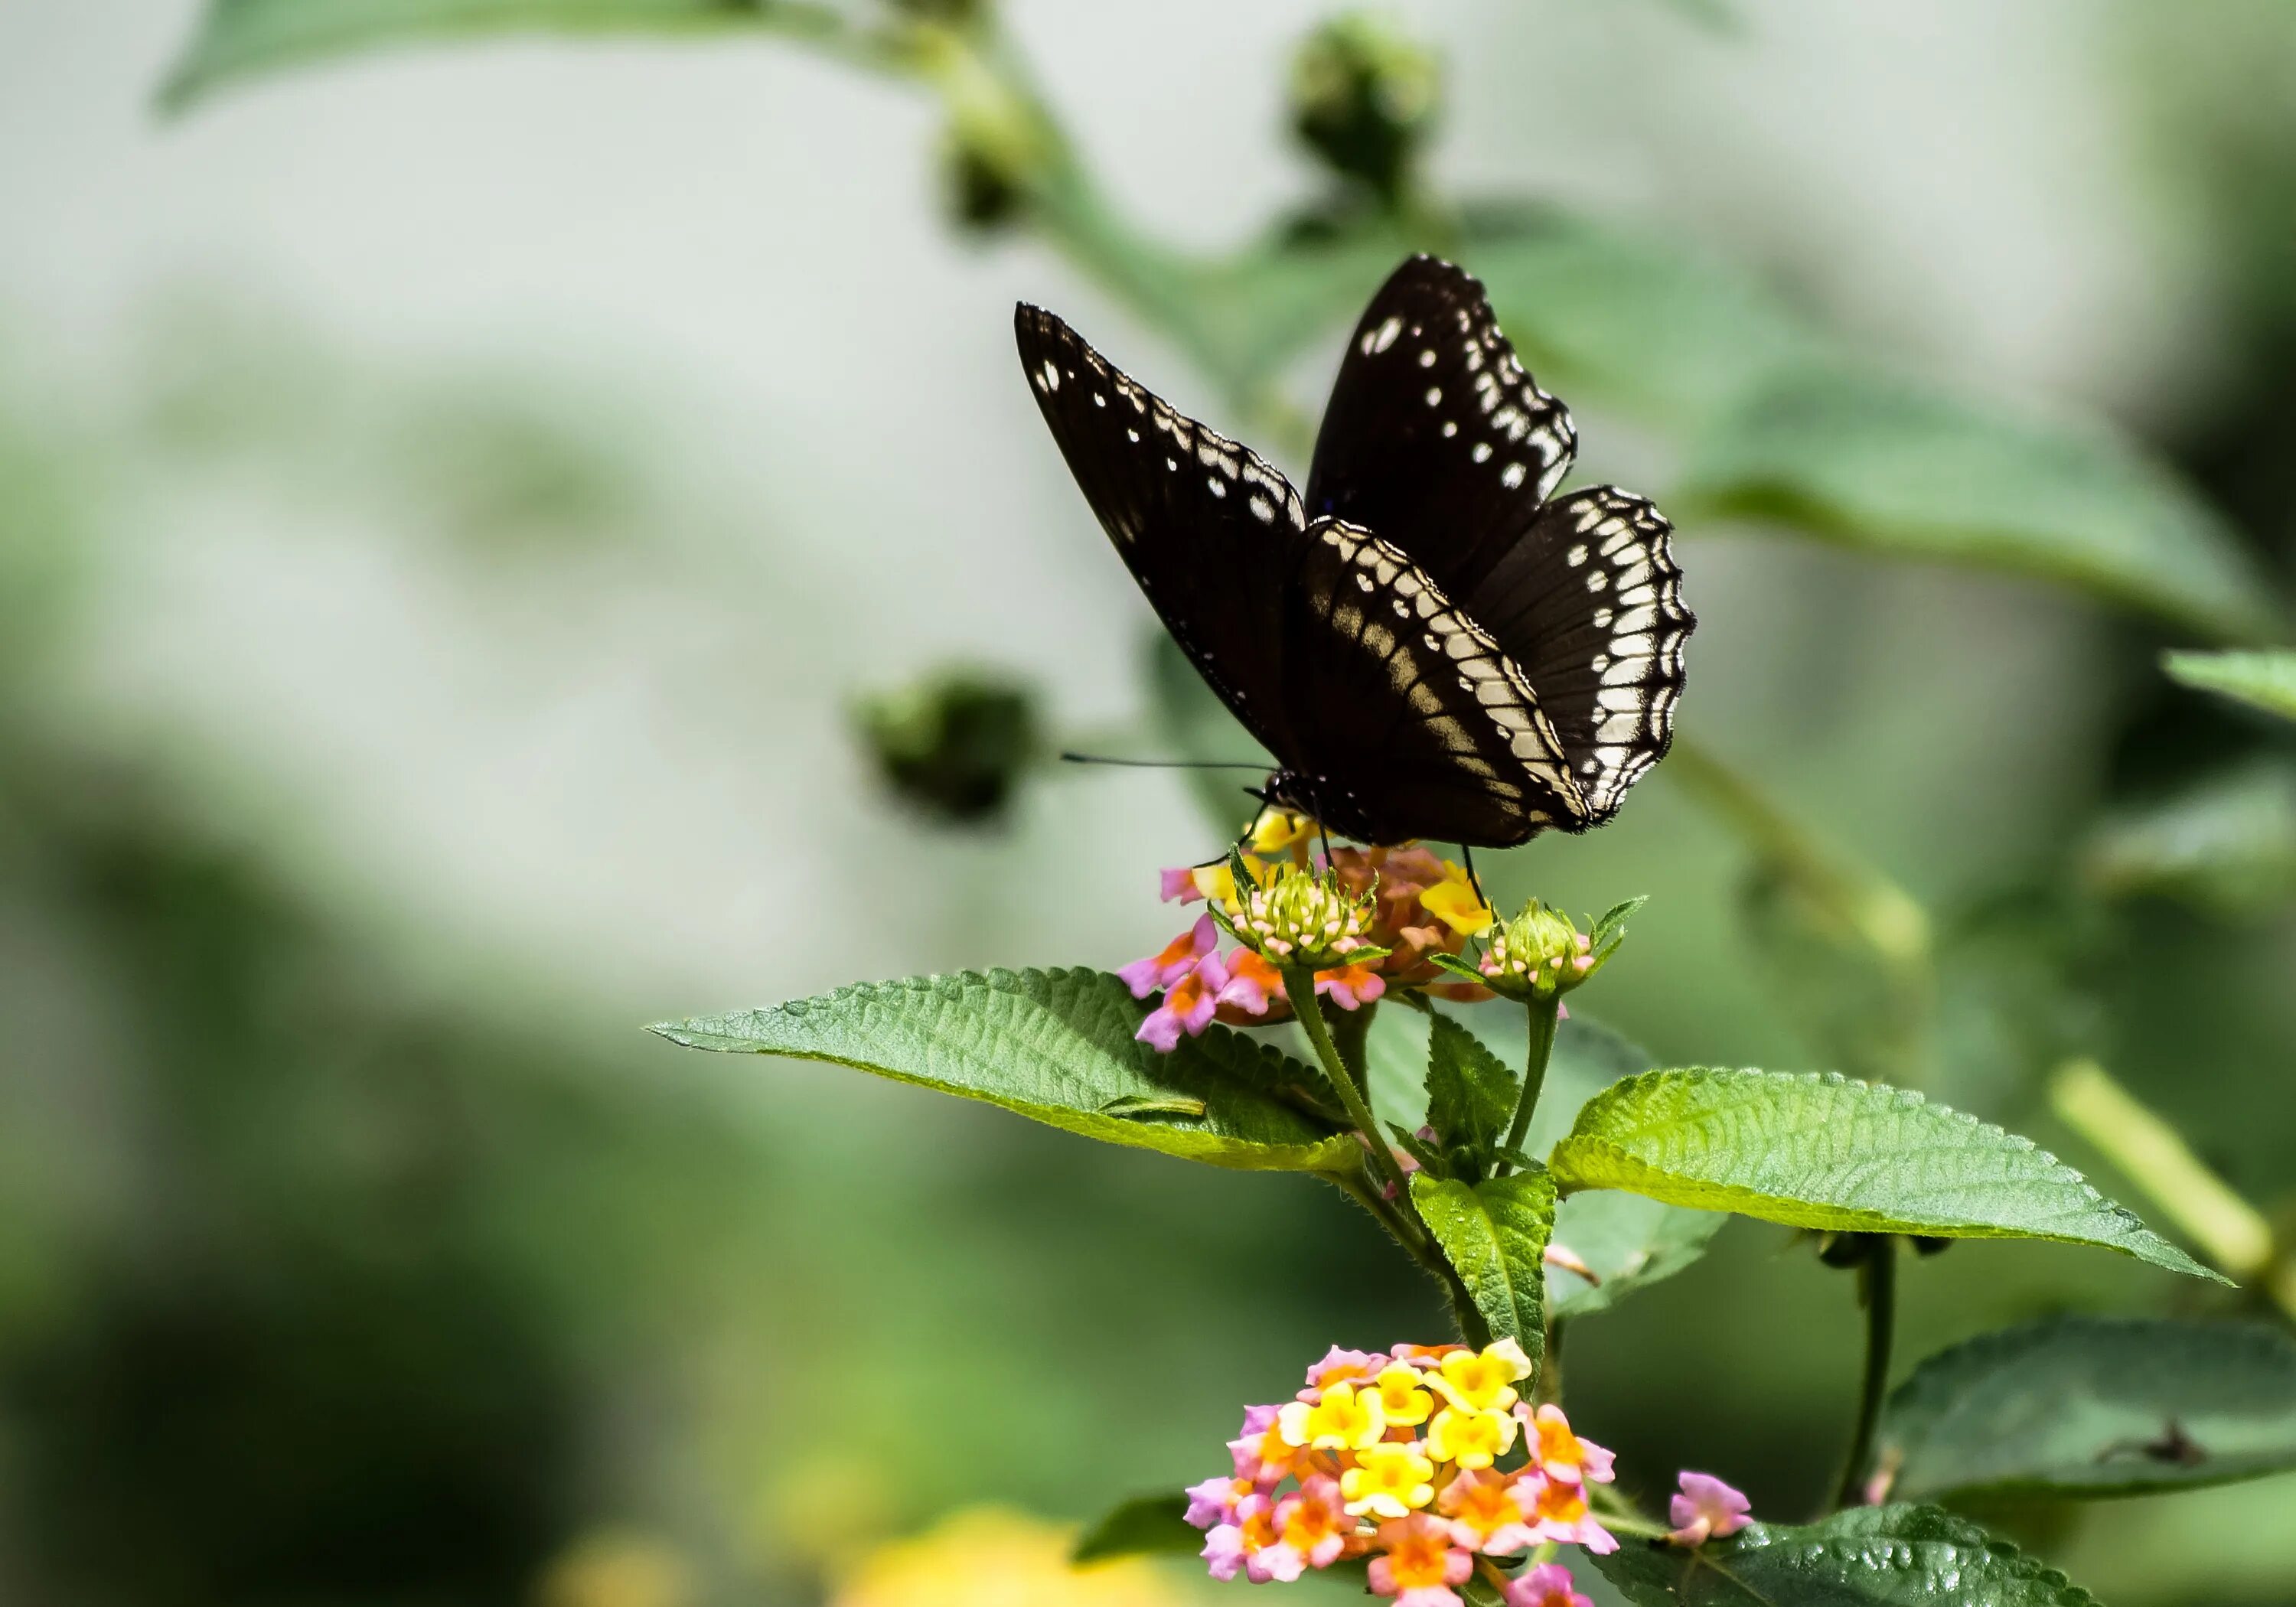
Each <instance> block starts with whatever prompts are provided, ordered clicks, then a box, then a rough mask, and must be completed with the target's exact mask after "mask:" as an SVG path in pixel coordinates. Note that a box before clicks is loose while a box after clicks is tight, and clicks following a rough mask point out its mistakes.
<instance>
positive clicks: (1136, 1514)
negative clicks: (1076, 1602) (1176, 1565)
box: [1069, 1496, 1204, 1567]
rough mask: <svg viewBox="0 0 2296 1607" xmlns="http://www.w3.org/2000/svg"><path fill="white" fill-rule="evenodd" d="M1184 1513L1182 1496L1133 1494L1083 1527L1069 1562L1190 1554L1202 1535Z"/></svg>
mask: <svg viewBox="0 0 2296 1607" xmlns="http://www.w3.org/2000/svg"><path fill="white" fill-rule="evenodd" d="M1187 1513H1188V1498H1187V1496H1134V1497H1133V1498H1132V1499H1131V1500H1129V1501H1127V1502H1125V1503H1124V1504H1123V1505H1120V1506H1117V1507H1113V1508H1111V1510H1110V1511H1109V1512H1108V1513H1106V1514H1104V1515H1103V1517H1102V1518H1101V1520H1100V1521H1099V1522H1097V1523H1095V1524H1094V1525H1093V1526H1092V1527H1091V1528H1090V1529H1087V1530H1085V1532H1084V1534H1083V1536H1082V1537H1080V1538H1078V1541H1077V1543H1076V1549H1075V1550H1074V1551H1073V1552H1071V1553H1070V1554H1069V1561H1070V1562H1073V1563H1075V1564H1077V1565H1078V1567H1082V1566H1083V1565H1084V1564H1085V1563H1087V1562H1106V1561H1107V1560H1108V1559H1109V1558H1111V1557H1131V1556H1160V1555H1161V1556H1193V1555H1195V1554H1197V1553H1198V1552H1200V1551H1201V1550H1202V1549H1203V1544H1204V1537H1203V1534H1202V1531H1201V1530H1200V1529H1197V1528H1196V1527H1195V1526H1194V1525H1193V1524H1192V1523H1190V1522H1189V1521H1188V1517H1187Z"/></svg>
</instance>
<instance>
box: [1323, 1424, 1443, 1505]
mask: <svg viewBox="0 0 2296 1607" xmlns="http://www.w3.org/2000/svg"><path fill="white" fill-rule="evenodd" d="M1434 1480H1435V1464H1433V1463H1431V1462H1430V1461H1428V1460H1427V1458H1426V1457H1425V1456H1424V1455H1422V1454H1421V1453H1420V1449H1419V1447H1417V1446H1415V1445H1413V1444H1411V1443H1409V1442H1408V1441H1402V1442H1393V1443H1389V1444H1385V1445H1375V1446H1373V1447H1371V1448H1370V1449H1368V1450H1366V1451H1364V1452H1363V1453H1361V1454H1360V1455H1358V1456H1357V1458H1356V1465H1355V1466H1353V1467H1351V1468H1349V1470H1348V1471H1347V1472H1344V1473H1341V1475H1340V1495H1341V1498H1342V1499H1344V1500H1345V1501H1346V1502H1347V1505H1348V1510H1349V1512H1351V1513H1357V1515H1358V1516H1360V1515H1361V1514H1363V1513H1374V1514H1375V1515H1376V1516H1379V1517H1382V1518H1401V1517H1405V1516H1406V1515H1408V1514H1409V1513H1410V1512H1411V1511H1412V1509H1413V1508H1415V1507H1421V1506H1424V1505H1427V1504H1428V1503H1429V1502H1430V1501H1432V1500H1433V1499H1435V1483H1434Z"/></svg>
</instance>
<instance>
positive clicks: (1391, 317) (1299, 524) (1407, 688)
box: [1015, 257, 1694, 848]
mask: <svg viewBox="0 0 2296 1607" xmlns="http://www.w3.org/2000/svg"><path fill="white" fill-rule="evenodd" d="M1015 324H1016V331H1017V334H1018V338H1019V342H1020V347H1021V360H1022V364H1023V366H1024V368H1025V369H1026V370H1027V372H1028V373H1029V381H1030V388H1031V389H1032V390H1033V391H1034V392H1035V394H1036V397H1037V405H1038V407H1039V409H1040V410H1041V411H1042V412H1043V414H1044V415H1045V419H1046V423H1047V424H1048V425H1049V426H1050V427H1051V429H1052V431H1053V434H1054V439H1055V440H1056V441H1058V443H1059V444H1060V447H1061V449H1062V455H1064V456H1065V457H1066V458H1067V460H1068V463H1069V466H1070V470H1071V471H1073V472H1074V474H1075V475H1076V478H1077V481H1078V486H1079V487H1080V488H1082V489H1083V491H1084V493H1085V496H1086V499H1087V501H1088V502H1089V503H1090V504H1091V505H1092V508H1093V511H1094V512H1095V514H1096V515H1098V517H1099V519H1100V521H1101V524H1102V526H1103V528H1104V529H1106V530H1107V532H1108V534H1109V537H1110V539H1111V541H1112V542H1113V543H1114V545H1115V546H1116V549H1117V551H1118V553H1119V555H1121V556H1122V557H1123V559H1124V561H1125V562H1126V564H1127V565H1128V567H1129V568H1130V569H1131V570H1132V573H1133V576H1134V578H1136V580H1137V581H1138V582H1139V584H1140V587H1141V590H1142V591H1143V593H1144V594H1146V596H1147V598H1148V601H1149V603H1151V605H1152V606H1153V607H1154V608H1155V610H1156V611H1157V613H1158V615H1159V616H1160V618H1161V619H1163V621H1164V624H1165V626H1166V627H1167V628H1168V629H1169V631H1170V632H1171V634H1172V635H1173V637H1174V639H1175V640H1176V641H1177V643H1178V644H1179V646H1180V648H1181V650H1182V651H1183V652H1185V653H1186V655H1187V656H1188V658H1189V660H1190V661H1191V662H1193V664H1194V665H1195V667H1196V668H1197V670H1198V672H1199V673H1201V675H1202V676H1203V677H1204V679H1205V681H1206V682H1207V683H1208V684H1209V685H1210V686H1211V688H1212V690H1213V691H1214V692H1215V693H1217V694H1218V696H1219V697H1220V699H1221V701H1223V702H1225V703H1226V705H1227V707H1228V709H1230V710H1231V711H1232V712H1233V713H1234V715H1235V716H1236V717H1237V718H1238V719H1239V720H1240V721H1241V722H1242V724H1243V726H1245V727H1246V728H1247V729H1248V730H1249V731H1251V734H1252V735H1253V736H1255V737H1256V738H1258V739H1259V742H1261V744H1262V745H1263V746H1265V747H1266V748H1267V750H1268V751H1269V752H1270V753H1272V754H1274V755H1275V757H1276V758H1277V760H1278V763H1279V766H1280V767H1279V768H1278V769H1277V770H1276V771H1275V774H1274V775H1271V776H1270V777H1269V780H1268V784H1267V788H1266V789H1265V791H1266V794H1267V797H1268V798H1269V799H1270V800H1271V801H1274V802H1276V803H1280V804H1283V805H1284V806H1285V807H1288V808H1297V809H1300V810H1302V811H1303V812H1305V813H1308V814H1310V815H1312V816H1315V817H1316V819H1318V820H1320V821H1321V822H1323V823H1324V825H1325V826H1326V827H1327V828H1328V829H1329V830H1331V831H1333V832H1337V833H1339V834H1341V835H1343V836H1348V837H1353V838H1356V839H1357V840H1362V841H1365V842H1373V843H1396V842H1402V841H1407V840H1414V839H1418V838H1430V839H1434V840H1440V841H1448V842H1459V843H1464V844H1468V845H1472V846H1474V847H1490V848H1506V847H1512V846H1513V845H1514V844H1517V843H1520V842H1522V841H1524V840H1528V839H1529V838H1530V837H1531V836H1533V835H1535V834H1537V833H1538V832H1542V831H1546V830H1549V829H1554V830H1561V831H1565V832H1581V831H1585V830H1587V829H1588V828H1589V827H1591V826H1594V825H1598V824H1602V823H1603V821H1606V820H1608V819H1609V818H1610V817H1611V815H1613V814H1615V813H1616V811H1617V809H1618V807H1619V803H1620V800H1621V799H1622V798H1623V795H1624V793H1625V791H1626V789H1627V788H1628V786H1630V785H1631V784H1632V783H1633V782H1634V781H1635V779H1636V777H1638V776H1639V775H1642V774H1643V773H1644V771H1645V770H1647V769H1648V768H1649V767H1650V766H1651V765H1652V764H1654V763H1656V762H1657V759H1658V758H1659V757H1660V756H1661V754H1662V753H1663V752H1664V751H1665V748H1666V744H1667V742H1668V739H1669V734H1670V732H1671V717H1672V710H1673V707H1674V704H1675V702H1676V701H1677V698H1678V696H1679V693H1680V691H1681V685H1682V644H1683V641H1684V640H1685V638H1686V637H1687V636H1688V635H1689V632H1690V629H1691V627H1692V625H1693V623H1694V621H1693V617H1692V615H1691V614H1690V611H1688V609H1686V608H1685V607H1684V606H1683V604H1682V601H1681V594H1680V579H1681V571H1680V570H1679V569H1678V568H1677V567H1676V566H1675V564H1674V562H1673V558H1672V555H1671V553H1670V551H1669V545H1668V534H1669V529H1670V527H1669V526H1668V524H1667V523H1666V521H1664V520H1663V519H1661V518H1660V517H1659V516H1658V514H1657V512H1656V510H1655V509H1653V508H1652V506H1651V504H1649V503H1648V502H1646V501H1644V500H1643V499H1642V498H1639V497H1634V496H1628V495H1627V494H1625V493H1623V492H1619V491H1616V490H1612V489H1610V488H1594V489H1590V490H1586V491H1580V492H1576V493H1573V494H1571V495H1570V496H1564V497H1562V498H1560V499H1555V500H1549V496H1550V493H1551V492H1552V491H1553V489H1554V485H1555V483H1556V482H1557V481H1558V480H1560V479H1561V478H1562V474H1563V473H1564V471H1566V470H1567V469H1568V467H1569V464H1570V455H1571V451H1572V448H1573V447H1574V445H1575V436H1574V434H1573V432H1572V430H1571V425H1570V417H1569V414H1567V413H1566V412H1565V411H1564V410H1563V408H1562V405H1561V404H1560V403H1559V402H1557V401H1555V400H1554V398H1552V397H1549V396H1547V395H1546V393H1545V392H1543V391H1541V390H1539V389H1538V386H1537V385H1536V383H1535V382H1533V381H1532V380H1531V379H1530V377H1529V374H1528V373H1524V371H1523V370H1522V367H1521V364H1520V363H1518V362H1517V361H1516V359H1515V357H1514V354H1513V350H1512V348H1509V347H1508V346H1507V344H1506V341H1505V337H1504V336H1503V335H1501V334H1500V333H1499V332H1498V327H1497V322H1496V320H1495V319H1494V318H1493V317H1492V316H1491V313H1490V309H1489V307H1488V303H1487V302H1486V301H1485V299H1484V298H1483V294H1482V289H1481V286H1480V285H1479V284H1477V283H1476V282H1475V281H1474V280H1473V279H1472V278H1470V277H1469V276H1468V275H1465V274H1464V273H1463V272H1461V271H1460V270H1459V269H1457V268H1456V267H1453V266H1450V265H1449V264H1447V263H1441V262H1439V261H1437V260H1436V259H1434V258H1425V257H1422V258H1412V259H1411V260H1410V261H1408V262H1406V263H1405V264H1404V265H1403V266H1402V267H1400V268H1398V270H1397V272H1396V274H1395V275H1393V276H1392V277H1391V278H1390V280H1389V282H1388V283H1387V285H1386V286H1385V287H1384V288H1383V289H1382V291H1380V292H1379V294H1378V295H1377V296H1376V297H1374V299H1373V301H1372V304H1371V306H1370V307H1369V309H1368V310H1367V311H1366V312H1365V315H1364V318H1363V321H1362V323H1361V324H1359V325H1358V327H1357V332H1356V334H1355V336H1354V337H1353V339H1352V340H1351V341H1350V343H1349V350H1348V356H1347V359H1346V361H1345V362H1344V363H1343V365H1342V366H1341V372H1340V376H1339V379H1338V381H1337V382H1336V383H1335V385H1334V387H1333V398H1332V402H1331V406H1330V407H1329V408H1328V409H1327V411H1326V414H1325V417H1324V425H1323V429H1322V432H1321V434H1320V436H1319V438H1318V439H1317V443H1316V460H1315V466H1314V469H1313V471H1312V472H1311V474H1310V476H1309V479H1308V491H1307V494H1306V495H1305V496H1302V495H1301V494H1300V492H1299V491H1297V490H1295V489H1294V488H1293V487H1292V484H1291V482H1290V481H1289V480H1286V479H1285V478H1284V477H1283V474H1282V473H1280V472H1279V471H1276V470H1275V468H1273V467H1272V466H1271V465H1269V464H1268V463H1267V461H1266V460H1265V459H1263V458H1261V457H1260V456H1259V455H1258V454H1257V453H1255V452H1253V451H1251V449H1250V448H1249V447H1243V446H1242V445H1241V444H1240V443H1238V442H1235V441H1233V440H1230V439H1227V438H1226V437H1225V436H1222V435H1220V434H1219V433H1218V432H1217V431H1215V430H1210V429H1209V428H1207V427H1206V426H1204V425H1203V424H1201V423H1199V422H1196V421H1195V420H1193V419H1191V418H1188V417H1186V416H1185V414H1180V413H1178V412H1177V410H1175V409H1174V408H1173V407H1172V406H1170V405H1169V403H1166V402H1165V401H1163V400H1162V399H1161V398H1159V397H1157V396H1155V395H1154V394H1153V393H1152V392H1150V391H1148V390H1147V389H1145V388H1144V387H1143V386H1141V385H1140V384H1138V383H1137V382H1136V381H1134V380H1132V379H1131V378H1130V377H1129V376H1128V375H1127V374H1125V373H1122V371H1120V370H1119V369H1117V368H1116V367H1115V366H1114V365H1112V364H1111V363H1109V362H1108V360H1107V359H1106V358H1104V357H1102V356H1101V355H1100V354H1099V353H1098V352H1096V351H1095V350H1094V349H1093V348H1091V347H1090V346H1089V345H1087V343H1086V342H1085V341H1084V340H1082V339H1081V338H1080V337H1078V335H1077V334H1076V333H1075V332H1074V331H1072V330H1070V328H1069V326H1068V325H1067V324H1064V323H1062V321H1061V320H1060V319H1059V318H1057V317H1055V316H1053V315H1052V314H1050V313H1047V312H1044V311H1041V310H1040V309H1037V308H1035V307H1026V306H1023V307H1021V308H1020V309H1019V311H1018V313H1017V314H1016V318H1015Z"/></svg>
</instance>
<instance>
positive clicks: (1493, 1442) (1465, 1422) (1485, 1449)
mask: <svg viewBox="0 0 2296 1607" xmlns="http://www.w3.org/2000/svg"><path fill="white" fill-rule="evenodd" d="M1507 1393H1508V1394H1509V1395H1513V1393H1514V1391H1513V1390H1508V1391H1507ZM1513 1444H1514V1419H1513V1418H1512V1417H1510V1416H1508V1415H1507V1414H1506V1413H1505V1412H1503V1411H1501V1412H1477V1411H1472V1410H1468V1409H1464V1408H1461V1407H1459V1406H1446V1407H1444V1408H1443V1409H1442V1410H1441V1411H1440V1412H1438V1413H1437V1414H1435V1421H1434V1423H1433V1424H1432V1425H1431V1426H1430V1427H1429V1429H1428V1431H1427V1454H1428V1455H1431V1456H1432V1457H1434V1458H1435V1460H1436V1461H1438V1462H1450V1463H1456V1464H1458V1465H1459V1466H1461V1467H1463V1468H1483V1467H1488V1466H1490V1465H1491V1464H1492V1463H1494V1462H1497V1460H1498V1459H1499V1457H1500V1456H1501V1455H1505V1452H1506V1451H1507V1449H1508V1448H1509V1447H1512V1446H1513Z"/></svg>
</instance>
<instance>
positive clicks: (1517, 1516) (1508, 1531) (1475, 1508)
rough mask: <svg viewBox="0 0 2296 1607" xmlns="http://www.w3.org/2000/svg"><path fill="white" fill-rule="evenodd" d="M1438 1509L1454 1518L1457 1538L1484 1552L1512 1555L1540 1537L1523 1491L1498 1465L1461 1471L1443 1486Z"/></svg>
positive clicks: (1454, 1531)
mask: <svg viewBox="0 0 2296 1607" xmlns="http://www.w3.org/2000/svg"><path fill="white" fill-rule="evenodd" d="M1435 1510H1436V1511H1438V1512H1439V1513H1442V1514H1443V1515H1444V1516H1445V1517H1446V1518H1447V1519H1449V1520H1450V1521H1451V1538H1452V1540H1453V1541H1454V1542H1456V1544H1458V1545H1460V1546H1465V1547H1466V1548H1467V1549H1468V1550H1469V1551H1479V1552H1481V1553H1482V1554H1484V1555H1485V1556H1489V1557H1504V1556H1511V1555H1513V1554H1514V1553H1516V1552H1519V1551H1522V1550H1525V1549H1527V1548H1528V1547H1529V1546H1532V1545H1534V1544H1536V1543H1537V1541H1538V1537H1537V1536H1536V1535H1534V1534H1533V1533H1532V1532H1531V1529H1530V1523H1529V1513H1527V1512H1525V1511H1524V1510H1523V1505H1522V1500H1521V1492H1520V1491H1519V1490H1517V1488H1515V1486H1514V1485H1513V1482H1511V1481H1510V1480H1509V1479H1508V1477H1507V1475H1505V1474H1504V1473H1501V1472H1498V1471H1497V1469H1483V1470H1480V1471H1474V1472H1464V1473H1461V1474H1460V1475H1459V1476H1458V1477H1457V1478H1456V1479H1454V1480H1451V1482H1450V1483H1449V1484H1447V1485H1446V1486H1444V1487H1443V1493H1442V1494H1441V1495H1439V1496H1437V1497H1436V1498H1435Z"/></svg>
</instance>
